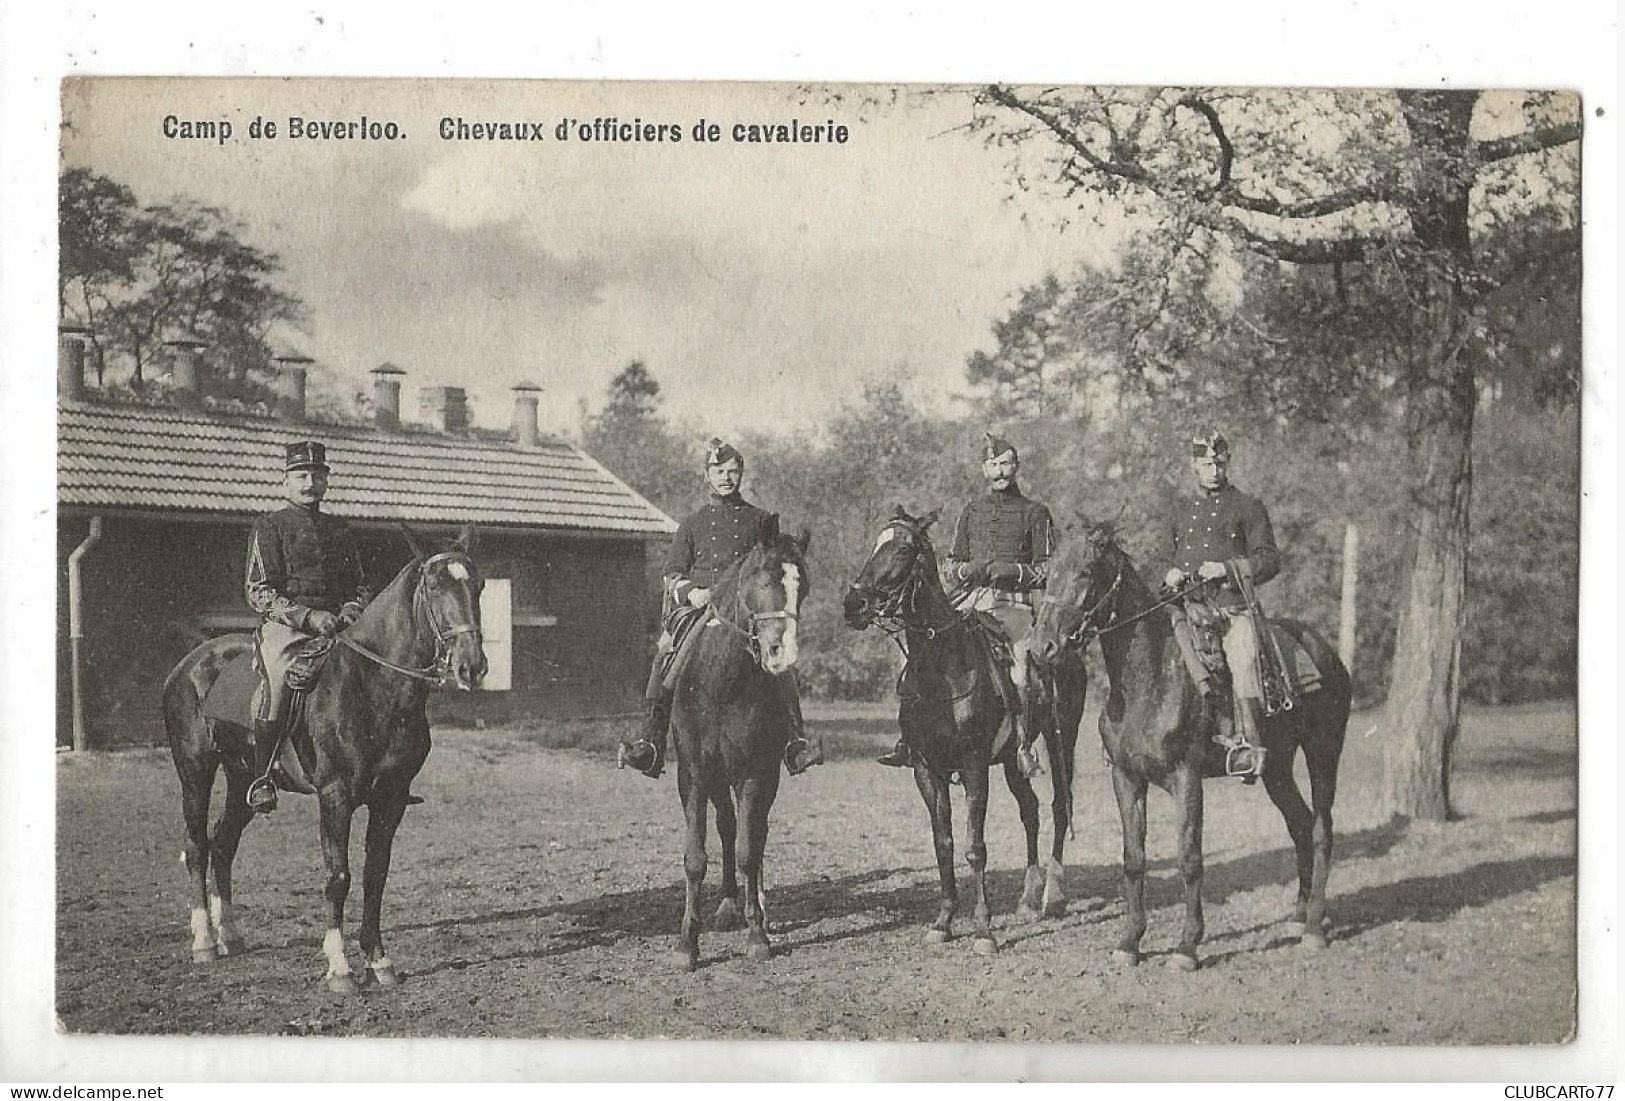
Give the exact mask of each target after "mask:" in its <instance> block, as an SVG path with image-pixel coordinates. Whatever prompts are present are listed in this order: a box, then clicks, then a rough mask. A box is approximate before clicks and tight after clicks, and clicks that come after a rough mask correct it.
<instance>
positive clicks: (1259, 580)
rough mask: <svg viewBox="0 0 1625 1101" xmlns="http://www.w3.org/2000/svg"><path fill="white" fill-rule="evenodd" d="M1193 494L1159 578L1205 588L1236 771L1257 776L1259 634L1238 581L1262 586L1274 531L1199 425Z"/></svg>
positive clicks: (1226, 448) (1269, 569) (1222, 447)
mask: <svg viewBox="0 0 1625 1101" xmlns="http://www.w3.org/2000/svg"><path fill="white" fill-rule="evenodd" d="M1191 471H1192V473H1193V474H1195V476H1196V485H1197V492H1196V495H1195V497H1193V498H1190V499H1188V500H1186V501H1184V502H1182V503H1181V504H1180V505H1179V506H1178V508H1177V511H1176V512H1175V514H1174V523H1173V560H1174V564H1173V566H1172V567H1171V568H1170V569H1169V570H1168V573H1167V575H1166V576H1165V577H1164V579H1163V583H1164V584H1166V585H1167V586H1168V587H1169V588H1178V587H1179V586H1181V585H1183V584H1185V582H1186V579H1187V578H1189V577H1195V578H1199V579H1200V580H1202V581H1204V582H1207V583H1208V584H1207V585H1206V586H1205V587H1204V588H1205V592H1204V594H1203V597H1204V599H1205V600H1206V602H1207V603H1208V604H1209V605H1210V606H1211V607H1212V608H1213V609H1214V611H1216V612H1217V613H1218V626H1219V630H1220V632H1221V637H1222V639H1223V645H1224V660H1225V664H1226V665H1228V666H1229V667H1230V687H1231V692H1232V695H1233V697H1234V705H1235V715H1236V736H1237V738H1238V739H1239V740H1240V742H1241V745H1240V746H1239V747H1238V748H1237V749H1236V750H1235V771H1236V773H1237V774H1238V775H1242V776H1245V777H1248V778H1249V779H1256V777H1257V776H1258V775H1259V774H1260V773H1261V772H1262V771H1263V767H1264V749H1263V743H1262V742H1261V741H1260V740H1259V731H1260V729H1261V727H1262V723H1263V686H1262V685H1261V684H1260V683H1259V674H1258V636H1257V633H1256V631H1255V630H1254V628H1253V620H1252V619H1251V618H1250V617H1249V616H1247V615H1245V614H1244V612H1245V609H1246V601H1245V599H1244V598H1243V596H1242V594H1241V591H1240V589H1239V588H1238V584H1237V583H1238V581H1239V580H1242V579H1246V578H1250V579H1251V581H1252V583H1253V584H1255V585H1262V584H1263V583H1264V582H1266V581H1268V580H1269V579H1270V578H1272V577H1274V576H1275V575H1276V574H1278V573H1280V572H1281V555H1280V552H1279V551H1277V550H1276V549H1275V532H1274V530H1273V529H1272V528H1271V527H1270V517H1269V513H1268V512H1267V511H1266V510H1265V508H1264V505H1263V502H1261V501H1259V500H1258V498H1256V497H1251V496H1249V495H1248V494H1246V493H1243V492H1242V491H1241V490H1239V489H1237V488H1236V487H1235V486H1233V485H1231V484H1230V475H1229V471H1230V442H1229V441H1228V440H1226V439H1225V438H1224V436H1222V435H1221V434H1220V433H1218V432H1216V431H1214V430H1212V429H1208V428H1204V429H1200V430H1198V431H1197V432H1196V434H1195V435H1194V437H1193V438H1192V439H1191Z"/></svg>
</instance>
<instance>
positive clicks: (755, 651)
mask: <svg viewBox="0 0 1625 1101" xmlns="http://www.w3.org/2000/svg"><path fill="white" fill-rule="evenodd" d="M743 572H744V570H743V568H741V570H740V573H741V574H743ZM710 609H711V618H712V619H714V620H715V621H716V622H718V623H720V624H722V625H723V626H724V627H727V628H729V629H730V630H732V631H733V632H734V633H735V634H736V635H738V636H739V637H740V638H742V639H744V641H745V649H746V650H748V651H749V652H750V656H751V660H752V661H754V662H756V664H757V666H758V667H759V668H762V669H763V670H764V671H765V670H766V666H764V665H763V664H762V662H763V658H762V636H761V633H760V631H759V628H760V627H761V625H762V624H764V623H771V622H773V621H775V620H782V621H786V622H790V623H796V622H799V621H800V619H801V615H800V614H799V613H798V612H792V611H791V610H790V609H789V608H781V609H780V610H778V611H776V612H753V611H751V610H750V609H749V608H748V607H746V606H745V587H744V586H743V585H740V584H738V583H737V581H736V582H735V585H734V618H729V617H728V616H725V615H723V614H722V613H721V612H719V611H718V610H717V607H716V605H715V604H712V605H710ZM741 619H748V620H749V621H750V629H749V630H746V629H745V628H744V627H742V626H740V624H739V622H738V620H741Z"/></svg>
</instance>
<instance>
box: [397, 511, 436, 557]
mask: <svg viewBox="0 0 1625 1101" xmlns="http://www.w3.org/2000/svg"><path fill="white" fill-rule="evenodd" d="M399 525H400V529H401V535H402V536H404V537H405V539H406V545H407V546H408V547H410V548H411V550H412V557H413V558H423V557H425V556H427V555H429V554H431V553H433V550H434V548H432V547H430V546H429V545H428V544H427V543H425V542H424V541H423V537H422V536H421V535H419V534H418V533H417V532H415V531H413V530H412V529H411V528H409V527H407V526H406V521H405V520H401V521H399Z"/></svg>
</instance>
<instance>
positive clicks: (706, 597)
mask: <svg viewBox="0 0 1625 1101" xmlns="http://www.w3.org/2000/svg"><path fill="white" fill-rule="evenodd" d="M744 478H745V457H744V456H743V455H741V454H740V453H739V451H738V450H737V449H736V448H734V447H733V445H732V444H727V443H724V442H723V441H721V440H719V439H716V438H715V437H713V438H712V439H711V441H710V443H709V444H707V446H706V451H705V483H706V490H707V496H708V500H707V501H706V503H705V505H704V507H702V508H701V509H700V510H699V511H698V512H696V513H694V514H693V515H692V516H690V517H689V518H688V519H686V520H684V521H683V522H682V523H681V524H679V525H678V527H677V532H676V534H675V535H673V536H672V539H671V547H670V549H669V550H668V551H667V552H666V563H665V566H664V568H663V569H662V571H661V572H662V574H663V576H664V578H665V608H666V616H665V624H664V626H665V629H664V630H663V631H662V632H661V636H660V645H659V647H658V649H657V652H656V653H655V660H654V668H653V669H652V670H651V671H650V673H649V687H648V690H647V691H646V692H645V694H644V702H645V704H646V705H647V707H648V717H647V721H646V723H645V725H644V729H643V733H642V734H641V736H639V737H637V738H635V739H632V740H629V741H622V743H621V748H620V752H619V764H620V765H621V766H622V767H625V766H627V765H630V766H632V767H633V768H635V769H637V770H638V771H639V772H641V773H643V774H644V775H645V776H649V777H651V778H653V777H658V776H659V775H660V773H661V772H662V770H664V768H665V763H666V735H667V728H668V726H669V725H670V722H671V694H670V691H669V690H668V689H667V687H666V680H667V671H668V670H669V669H670V667H671V665H672V662H673V660H674V659H675V657H676V654H677V651H678V650H679V649H681V648H682V646H683V644H684V642H685V641H687V638H688V635H689V634H690V631H691V628H692V627H693V626H694V624H695V623H696V622H698V621H699V620H700V618H701V617H702V613H703V611H704V609H705V608H706V607H707V606H708V605H709V604H710V602H711V588H712V586H714V585H715V584H716V583H717V581H718V579H720V578H721V577H722V575H723V574H724V573H726V572H727V571H728V570H729V569H731V568H732V567H733V566H735V565H737V564H738V563H739V562H740V561H741V560H743V559H744V557H745V555H747V554H749V553H750V550H751V548H752V547H753V546H755V545H756V541H757V539H758V538H759V537H760V534H761V531H762V525H763V524H764V523H765V522H766V521H767V519H768V517H769V516H770V513H768V512H767V511H765V510H763V509H760V508H757V507H756V506H755V505H753V504H751V503H750V502H749V501H747V500H745V498H744V497H743V496H741V495H740V492H739V489H740V486H741V485H742V484H743V482H744ZM777 679H778V684H779V687H780V691H781V694H782V698H783V703H784V708H785V711H786V713H787V715H788V716H789V719H790V742H789V744H788V745H786V746H785V747H784V764H785V767H786V768H787V769H788V770H789V771H790V774H791V775H792V776H794V775H796V774H798V773H801V772H804V771H806V770H807V769H808V768H810V767H811V766H813V765H816V764H822V763H823V761H824V751H823V745H822V743H821V741H820V740H818V739H814V740H812V741H808V739H807V738H806V737H805V736H804V734H803V728H802V722H801V699H800V695H799V693H798V691H797V688H796V681H795V674H794V672H793V671H788V672H785V673H783V674H781V675H780V676H779V677H778V678H777Z"/></svg>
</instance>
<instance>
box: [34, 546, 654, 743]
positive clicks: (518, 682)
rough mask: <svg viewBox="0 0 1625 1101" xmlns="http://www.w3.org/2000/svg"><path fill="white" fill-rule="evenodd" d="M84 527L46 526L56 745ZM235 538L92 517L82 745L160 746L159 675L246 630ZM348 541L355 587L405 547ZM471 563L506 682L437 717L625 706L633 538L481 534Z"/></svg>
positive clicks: (634, 669)
mask: <svg viewBox="0 0 1625 1101" xmlns="http://www.w3.org/2000/svg"><path fill="white" fill-rule="evenodd" d="M88 529H89V524H88V520H87V519H86V518H84V517H75V516H64V517H63V518H62V519H61V521H60V523H59V526H58V536H57V543H58V556H57V561H58V595H59V599H58V617H57V619H58V622H57V640H58V663H57V667H58V681H57V703H58V706H57V717H58V719H57V741H58V743H59V744H67V743H68V742H70V741H71V711H70V706H71V703H70V667H69V641H68V635H69V624H68V592H67V561H68V556H69V554H70V553H71V552H72V551H73V549H74V548H75V547H76V546H77V545H78V544H79V543H80V542H81V541H82V540H83V539H84V537H85V534H86V533H87V531H88ZM248 530H249V526H248V524H247V523H246V522H242V521H208V522H194V521H178V520H164V519H152V520H137V519H123V518H109V519H107V520H105V522H104V526H103V535H102V539H101V541H100V543H98V544H97V546H96V547H95V548H94V549H93V550H92V551H91V552H90V553H89V554H88V555H87V556H86V557H85V559H84V568H83V583H84V597H85V609H86V623H85V636H86V637H85V650H86V664H87V673H88V675H87V678H86V680H87V686H88V687H87V691H86V724H87V728H88V733H89V737H90V742H91V744H92V745H93V746H104V747H112V746H119V745H153V744H161V743H162V742H163V740H164V733H163V722H162V713H161V710H160V703H159V689H160V686H161V684H162V682H163V678H164V676H165V675H166V674H167V673H168V671H169V670H170V668H172V667H173V666H174V664H175V663H176V662H177V661H179V660H180V659H181V658H182V657H183V656H184V655H185V654H186V653H187V651H188V650H190V649H191V648H192V647H193V646H195V645H197V643H199V642H201V641H203V640H204V639H206V638H209V637H212V636H215V635H219V634H223V633H229V632H232V631H242V630H248V629H251V628H252V626H253V625H254V624H255V623H256V622H257V620H256V618H255V617H254V615H253V613H252V612H250V611H249V609H248V607H247V604H246V603H245V602H244V600H243V595H242V575H243V563H244V557H245V552H246V547H247V539H248ZM356 534H357V541H358V543H359V544H360V551H361V556H362V560H363V564H364V566H365V568H366V571H367V575H368V579H369V580H370V581H371V582H372V583H373V585H374V586H375V588H378V589H382V588H383V587H384V586H385V585H386V584H388V582H389V580H390V579H391V578H392V577H394V576H395V574H396V573H397V572H398V571H399V570H400V568H401V567H402V566H404V565H405V564H406V562H407V561H408V560H409V559H410V551H409V550H408V549H407V546H406V544H405V542H404V540H403V539H402V537H401V536H400V535H399V534H397V533H396V532H393V531H389V530H385V529H379V530H373V529H363V530H359V531H357V533H356ZM475 558H476V560H477V561H478V562H479V563H480V566H481V569H482V571H483V572H484V573H485V575H486V576H488V577H507V578H511V579H512V581H513V590H514V605H515V608H514V611H515V614H516V619H517V621H518V623H517V624H516V628H515V632H514V639H513V643H514V679H513V684H514V688H513V690H511V691H507V692H477V693H473V694H465V693H446V694H442V695H437V696H436V697H434V699H433V703H432V708H431V715H432V716H433V718H434V720H435V721H436V722H437V723H442V724H457V723H467V722H470V721H472V720H473V719H475V718H476V717H483V718H486V719H490V720H506V719H511V718H519V717H523V716H525V715H529V714H537V715H552V716H569V715H593V714H608V713H619V712H623V711H626V710H628V709H632V708H635V707H636V706H637V701H638V699H639V697H640V695H641V692H642V684H643V677H644V675H645V672H646V670H647V668H648V665H647V662H648V656H649V652H650V637H649V633H648V629H647V624H648V617H647V615H646V609H645V608H644V607H643V604H644V603H645V596H644V592H643V575H644V559H645V551H644V544H643V543H642V542H641V541H639V540H630V539H628V540H612V539H580V538H571V537H567V536H557V535H549V534H546V533H523V534H518V533H509V532H489V531H488V532H484V533H482V534H481V536H480V540H479V543H478V544H477V546H476V549H475ZM549 621H551V622H549ZM527 624H529V625H527ZM544 624H547V625H544Z"/></svg>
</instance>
